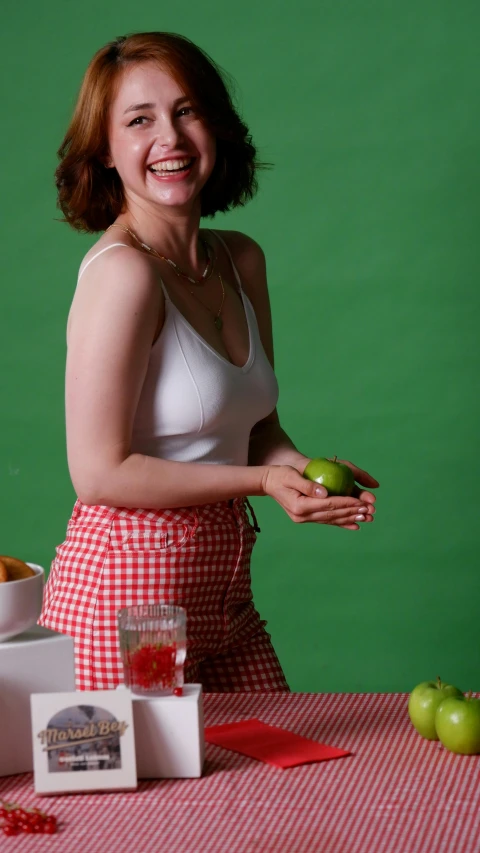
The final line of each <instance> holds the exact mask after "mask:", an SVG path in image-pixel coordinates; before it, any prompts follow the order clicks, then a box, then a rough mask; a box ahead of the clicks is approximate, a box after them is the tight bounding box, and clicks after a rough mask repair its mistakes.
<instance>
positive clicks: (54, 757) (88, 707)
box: [30, 690, 137, 794]
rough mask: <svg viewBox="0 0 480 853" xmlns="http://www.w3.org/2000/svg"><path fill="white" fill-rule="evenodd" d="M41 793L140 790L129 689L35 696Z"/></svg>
mask: <svg viewBox="0 0 480 853" xmlns="http://www.w3.org/2000/svg"><path fill="white" fill-rule="evenodd" d="M30 699H31V708H32V738H33V765H34V774H35V777H34V783H35V793H36V794H61V793H64V792H70V791H77V792H81V791H101V790H107V791H126V790H132V789H134V788H136V787H137V768H136V761H135V735H134V730H133V708H132V699H131V695H130V693H129V692H128V691H118V690H77V691H76V692H70V691H69V692H68V693H32V695H31V697H30Z"/></svg>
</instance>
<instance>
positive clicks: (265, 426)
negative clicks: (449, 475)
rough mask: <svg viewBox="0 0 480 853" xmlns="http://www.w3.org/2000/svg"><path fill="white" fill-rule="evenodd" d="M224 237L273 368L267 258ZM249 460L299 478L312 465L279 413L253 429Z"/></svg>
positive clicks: (251, 244) (370, 482)
mask: <svg viewBox="0 0 480 853" xmlns="http://www.w3.org/2000/svg"><path fill="white" fill-rule="evenodd" d="M223 236H224V237H225V239H226V240H227V243H228V246H229V249H230V251H231V252H232V255H233V257H234V260H235V263H236V265H237V266H238V269H239V272H240V277H241V279H242V283H243V287H244V289H245V291H246V293H247V296H248V298H249V299H250V302H251V303H252V305H253V307H254V309H255V316H256V318H257V323H258V328H259V332H260V338H261V341H262V344H263V348H264V350H265V353H266V355H267V358H268V360H269V361H270V364H271V365H272V367H274V352H273V332H272V314H271V308H270V298H269V294H268V285H267V269H266V261H265V255H264V253H263V250H262V249H261V247H260V246H259V245H258V243H256V242H255V241H254V240H252V239H251V238H250V237H247V236H246V235H245V234H241V233H240V232H238V231H227V232H224V233H223ZM248 459H249V464H250V465H290V466H292V467H293V468H295V469H296V470H297V471H298V472H299V473H300V474H303V472H304V470H305V468H306V466H307V465H308V463H309V461H310V457H309V456H305V455H304V454H303V453H300V451H299V450H297V448H296V447H295V445H294V443H293V441H292V439H291V438H290V437H289V436H288V435H287V433H286V432H285V430H284V429H283V428H282V426H281V424H280V419H279V416H278V412H277V410H276V409H275V410H274V411H273V412H271V414H270V415H268V416H267V417H266V418H263V420H261V421H259V422H258V423H257V424H255V426H254V427H253V429H252V431H251V434H250V444H249V455H248ZM342 461H343V460H342ZM346 464H347V465H349V466H350V467H351V468H352V470H353V472H354V474H355V476H356V479H357V480H358V482H359V483H361V484H362V485H364V486H367V487H368V488H376V487H377V486H378V485H379V483H378V481H377V480H375V478H374V477H371V476H370V474H367V472H366V471H363V470H362V469H360V468H357V467H356V466H355V465H354V464H353V463H351V462H346ZM357 492H358V494H359V495H360V496H362V498H363V499H364V500H366V501H367V503H368V504H370V505H371V504H372V503H373V501H374V500H375V497H374V495H372V494H371V493H368V492H361V491H360V490H357ZM369 508H370V507H369Z"/></svg>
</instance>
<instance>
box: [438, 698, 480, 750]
mask: <svg viewBox="0 0 480 853" xmlns="http://www.w3.org/2000/svg"><path fill="white" fill-rule="evenodd" d="M435 728H436V730H437V735H438V737H439V739H440V742H441V743H442V744H443V746H444V747H446V749H449V750H450V752H456V753H459V754H460V755H478V753H480V699H474V698H472V695H471V693H467V695H466V696H450V697H449V698H448V699H444V700H443V702H441V703H440V705H439V706H438V708H437V712H436V714H435Z"/></svg>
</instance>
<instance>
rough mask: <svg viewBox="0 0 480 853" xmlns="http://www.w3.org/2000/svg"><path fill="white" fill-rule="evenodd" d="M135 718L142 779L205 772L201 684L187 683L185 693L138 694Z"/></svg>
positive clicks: (182, 777) (137, 753)
mask: <svg viewBox="0 0 480 853" xmlns="http://www.w3.org/2000/svg"><path fill="white" fill-rule="evenodd" d="M132 700H133V722H134V726H135V752H136V756H137V776H138V778H139V779H185V778H194V777H197V776H201V775H202V769H203V761H204V754H205V737H204V726H203V702H202V685H201V684H185V685H184V687H183V696H157V697H155V698H149V697H144V696H135V694H134V693H132Z"/></svg>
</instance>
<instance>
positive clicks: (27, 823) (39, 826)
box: [0, 801, 57, 835]
mask: <svg viewBox="0 0 480 853" xmlns="http://www.w3.org/2000/svg"><path fill="white" fill-rule="evenodd" d="M0 817H1V818H3V824H2V825H1V829H2V832H3V833H4V835H18V833H19V832H26V833H28V834H29V835H30V834H33V833H36V832H44V833H48V834H49V835H51V834H53V833H54V832H56V831H57V819H56V817H55V815H48V814H46V813H45V812H41V811H40V809H24V808H22V807H21V806H18V805H17V804H16V803H7V802H5V801H4V802H3V804H2V805H1V806H0Z"/></svg>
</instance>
